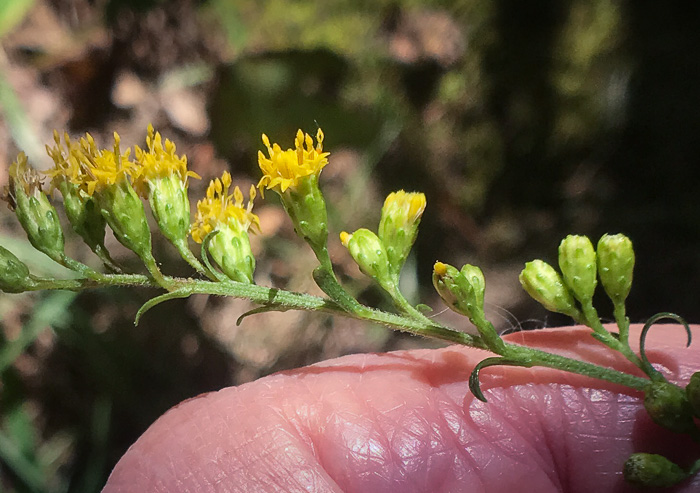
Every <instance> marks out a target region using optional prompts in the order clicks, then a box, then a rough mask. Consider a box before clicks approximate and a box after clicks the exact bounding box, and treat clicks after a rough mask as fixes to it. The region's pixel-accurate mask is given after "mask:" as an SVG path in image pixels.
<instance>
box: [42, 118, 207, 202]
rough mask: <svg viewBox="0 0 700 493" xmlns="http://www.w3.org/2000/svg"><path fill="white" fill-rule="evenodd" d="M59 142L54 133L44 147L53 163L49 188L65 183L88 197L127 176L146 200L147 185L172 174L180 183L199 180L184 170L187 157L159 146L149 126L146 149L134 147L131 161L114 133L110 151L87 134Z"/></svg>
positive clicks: (167, 142) (128, 151)
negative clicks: (71, 184)
mask: <svg viewBox="0 0 700 493" xmlns="http://www.w3.org/2000/svg"><path fill="white" fill-rule="evenodd" d="M63 139H64V143H61V138H60V136H59V134H58V132H54V141H55V143H56V144H55V146H53V147H49V146H47V147H46V150H47V152H48V154H49V156H50V157H51V159H52V160H53V162H54V168H53V169H50V170H49V171H47V172H46V174H47V175H49V176H50V177H51V183H52V186H53V187H57V186H58V184H59V183H60V181H61V180H67V181H69V182H71V183H73V184H75V185H77V186H78V187H80V189H81V190H82V191H84V192H85V193H87V194H88V195H90V196H92V195H93V194H94V193H95V192H100V191H102V190H104V189H105V188H106V187H109V186H111V185H115V184H118V183H121V182H122V181H123V180H128V179H129V178H130V177H131V179H132V180H133V184H134V188H135V189H136V190H137V191H138V192H139V194H140V195H141V196H142V197H147V196H148V183H152V182H153V181H155V180H156V179H158V178H165V177H169V176H171V175H176V176H177V177H178V178H179V179H180V180H181V182H182V183H186V182H187V178H188V177H190V176H191V177H193V178H199V176H198V175H197V174H196V173H195V172H193V171H188V170H187V157H186V156H177V155H176V154H175V144H174V143H173V142H171V141H170V140H168V139H166V140H165V146H163V141H162V137H161V136H160V133H158V132H155V131H154V130H153V126H152V125H149V126H148V135H147V137H146V144H147V148H148V150H143V149H141V148H140V147H138V146H135V147H134V149H135V152H134V154H135V161H134V160H132V159H131V149H130V148H127V149H126V151H124V152H123V153H122V152H121V150H120V142H121V139H120V137H119V134H118V133H116V132H114V145H113V148H112V150H109V149H99V148H98V147H97V145H96V144H95V139H93V137H92V136H91V135H90V134H89V133H88V134H85V137H83V138H81V139H80V140H79V141H77V142H76V141H72V140H71V139H70V137H69V136H68V134H64V137H63Z"/></svg>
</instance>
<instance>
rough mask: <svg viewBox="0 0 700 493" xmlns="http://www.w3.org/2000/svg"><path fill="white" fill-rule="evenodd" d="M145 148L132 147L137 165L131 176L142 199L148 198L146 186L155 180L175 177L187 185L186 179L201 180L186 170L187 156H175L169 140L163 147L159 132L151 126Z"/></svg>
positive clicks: (192, 172)
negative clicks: (146, 148)
mask: <svg viewBox="0 0 700 493" xmlns="http://www.w3.org/2000/svg"><path fill="white" fill-rule="evenodd" d="M146 146H147V147H148V150H143V149H141V148H140V147H139V146H134V157H135V159H136V164H137V166H136V168H135V169H134V174H133V180H134V189H136V191H137V192H138V193H139V195H141V196H142V197H147V196H148V184H149V183H153V182H154V181H155V180H157V179H161V178H168V177H170V176H172V175H175V176H177V177H178V178H179V179H180V181H181V182H182V183H183V184H186V183H187V178H188V177H192V178H197V179H201V177H200V176H199V175H198V174H197V173H195V172H194V171H189V170H188V169H187V156H185V155H183V156H178V155H176V154H175V144H174V143H173V142H172V141H171V140H169V139H165V146H163V138H162V137H161V136H160V132H155V131H154V129H153V125H148V135H147V136H146Z"/></svg>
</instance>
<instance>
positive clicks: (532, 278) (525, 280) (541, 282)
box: [520, 260, 581, 319]
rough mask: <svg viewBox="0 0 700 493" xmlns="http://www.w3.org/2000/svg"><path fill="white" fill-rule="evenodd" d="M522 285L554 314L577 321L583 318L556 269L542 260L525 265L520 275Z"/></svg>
mask: <svg viewBox="0 0 700 493" xmlns="http://www.w3.org/2000/svg"><path fill="white" fill-rule="evenodd" d="M520 284H521V285H522V286H523V288H524V289H525V291H527V293H528V294H529V295H530V296H531V297H532V298H533V299H534V300H535V301H537V302H538V303H540V304H541V305H542V306H544V307H545V308H546V309H547V310H549V311H552V312H558V313H563V314H565V315H569V316H570V317H573V318H575V319H579V318H580V317H581V313H580V311H579V310H578V308H576V302H575V301H574V298H573V297H572V296H571V293H570V292H569V290H568V289H567V288H566V286H565V285H564V281H563V280H562V278H561V276H560V275H559V273H558V272H557V271H556V270H554V267H552V266H551V265H549V264H548V263H546V262H543V261H542V260H533V261H532V262H528V263H526V264H525V268H524V269H523V271H522V272H521V273H520Z"/></svg>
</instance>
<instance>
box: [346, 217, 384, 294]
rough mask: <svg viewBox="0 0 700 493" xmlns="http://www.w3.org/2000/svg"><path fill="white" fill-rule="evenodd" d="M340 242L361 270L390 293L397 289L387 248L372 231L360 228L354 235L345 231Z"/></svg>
mask: <svg viewBox="0 0 700 493" xmlns="http://www.w3.org/2000/svg"><path fill="white" fill-rule="evenodd" d="M340 241H341V242H342V243H343V245H345V247H346V248H347V249H348V252H350V255H351V256H352V258H353V259H355V262H356V263H357V265H358V266H359V267H360V270H362V272H364V273H365V274H367V275H368V276H370V277H371V278H373V279H374V280H375V281H377V282H378V283H379V284H380V285H381V286H382V287H383V288H384V289H386V290H387V291H389V292H390V293H391V292H393V291H395V290H396V289H397V286H396V283H395V282H394V280H393V278H392V277H391V275H390V274H389V260H388V257H387V253H386V248H385V247H384V244H383V243H382V242H381V240H380V239H379V238H378V237H377V235H376V234H374V233H373V232H372V231H370V230H368V229H365V228H360V229H358V230H357V231H355V232H354V233H353V234H348V233H346V232H345V231H344V232H342V233H341V234H340Z"/></svg>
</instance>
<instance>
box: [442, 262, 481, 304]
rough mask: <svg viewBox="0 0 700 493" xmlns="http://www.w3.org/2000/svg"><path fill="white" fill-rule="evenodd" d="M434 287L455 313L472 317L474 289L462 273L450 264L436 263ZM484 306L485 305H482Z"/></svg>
mask: <svg viewBox="0 0 700 493" xmlns="http://www.w3.org/2000/svg"><path fill="white" fill-rule="evenodd" d="M433 286H434V287H435V291H437V292H438V294H439V295H440V298H442V301H444V302H445V304H446V305H447V306H448V307H449V308H450V309H451V310H453V311H455V312H457V313H459V314H461V315H466V316H467V317H471V316H472V312H473V309H474V308H475V304H474V300H475V299H476V295H475V294H474V288H473V287H472V285H471V284H470V283H469V281H467V279H466V278H465V277H464V274H462V273H461V272H460V271H458V270H457V269H456V268H455V267H453V266H451V265H449V264H443V263H442V262H435V265H434V266H433ZM482 306H483V303H482Z"/></svg>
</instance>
